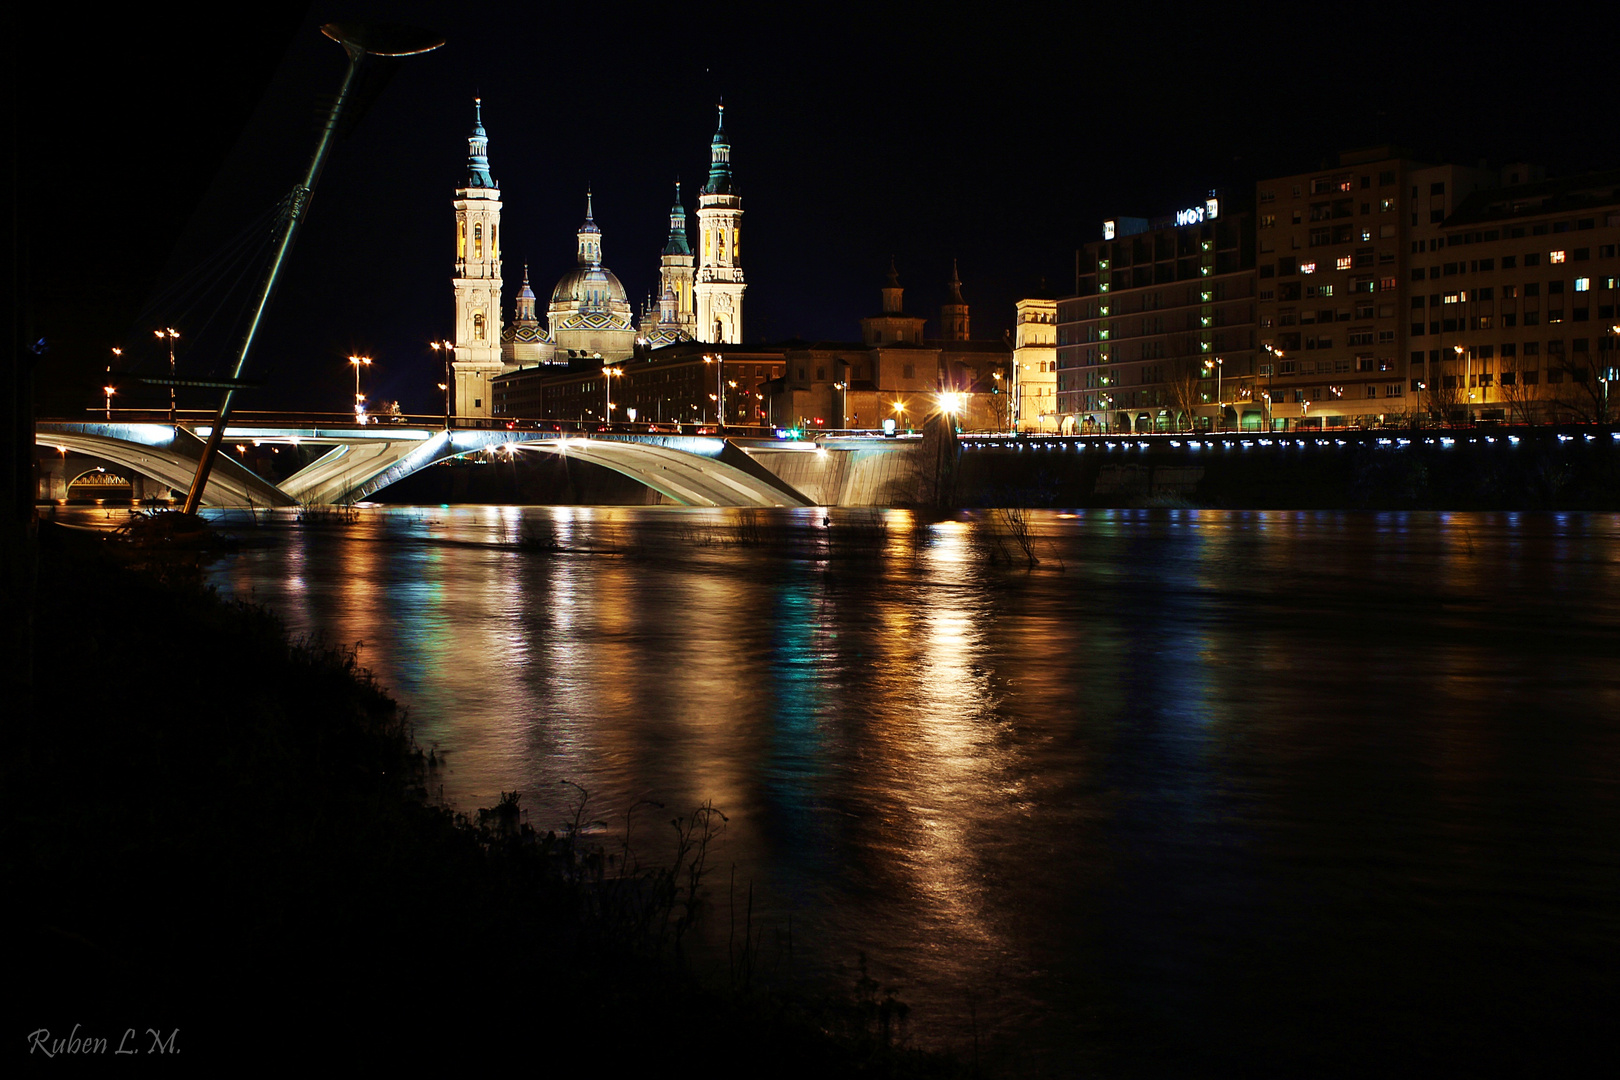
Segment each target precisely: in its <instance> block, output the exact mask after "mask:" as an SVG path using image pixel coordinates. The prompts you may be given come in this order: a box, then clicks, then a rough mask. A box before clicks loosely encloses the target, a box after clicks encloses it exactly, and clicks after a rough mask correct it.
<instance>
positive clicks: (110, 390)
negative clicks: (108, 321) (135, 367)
mask: <svg viewBox="0 0 1620 1080" xmlns="http://www.w3.org/2000/svg"><path fill="white" fill-rule="evenodd" d="M112 354H113V358H114V359H122V358H123V356H124V350H123V349H119V348H114V349H113V351H112ZM101 389H102V390H103V391H105V392H106V394H107V419H108V420H109V421H110V420H112V396H113V388H112V360H109V361H107V385H106V386H103V387H102V388H101Z"/></svg>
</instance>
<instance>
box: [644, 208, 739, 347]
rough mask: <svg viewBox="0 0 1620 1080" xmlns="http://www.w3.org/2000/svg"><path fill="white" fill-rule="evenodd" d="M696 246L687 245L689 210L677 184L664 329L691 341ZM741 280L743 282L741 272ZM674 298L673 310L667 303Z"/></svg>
mask: <svg viewBox="0 0 1620 1080" xmlns="http://www.w3.org/2000/svg"><path fill="white" fill-rule="evenodd" d="M692 276H693V274H692V245H691V244H688V243H687V242H686V206H685V204H683V203H682V202H681V182H680V181H679V180H677V181H675V205H674V206H672V207H670V208H669V240H668V241H667V242H666V243H665V244H664V253H663V255H662V257H661V260H660V269H659V275H658V278H659V289H658V295H659V310H658V324H659V328H660V329H665V330H679V331H681V332H682V333H684V334H685V335H686V336H687V337H696V336H697V333H696V331H697V308H696V307H695V305H694V302H693V296H692ZM738 280H739V281H740V280H742V279H741V272H740V271H739V276H738ZM669 297H673V298H674V301H675V303H674V305H673V308H672V309H669V308H667V307H666V304H665V300H666V299H667V298H669Z"/></svg>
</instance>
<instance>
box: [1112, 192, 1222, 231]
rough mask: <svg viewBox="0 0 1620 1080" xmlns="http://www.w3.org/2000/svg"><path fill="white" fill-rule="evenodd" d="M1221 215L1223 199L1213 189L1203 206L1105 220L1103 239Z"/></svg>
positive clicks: (1198, 221) (1197, 223) (1211, 219)
mask: <svg viewBox="0 0 1620 1080" xmlns="http://www.w3.org/2000/svg"><path fill="white" fill-rule="evenodd" d="M1220 216H1221V200H1220V199H1218V198H1216V197H1215V193H1214V192H1213V191H1212V192H1210V193H1209V198H1207V199H1205V200H1204V202H1203V204H1202V205H1201V206H1189V207H1188V208H1187V209H1185V210H1177V211H1176V212H1175V213H1174V214H1172V215H1170V216H1167V217H1161V218H1154V219H1153V220H1152V221H1149V220H1148V219H1147V218H1128V217H1122V218H1109V219H1108V220H1107V221H1105V222H1103V239H1104V240H1116V239H1120V238H1123V237H1126V236H1135V235H1136V234H1137V233H1144V232H1147V231H1148V230H1149V229H1169V228H1181V227H1182V226H1186V225H1202V224H1203V223H1204V222H1206V221H1214V220H1215V219H1216V218H1218V217H1220Z"/></svg>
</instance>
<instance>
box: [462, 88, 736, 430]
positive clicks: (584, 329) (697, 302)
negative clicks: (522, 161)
mask: <svg viewBox="0 0 1620 1080" xmlns="http://www.w3.org/2000/svg"><path fill="white" fill-rule="evenodd" d="M474 109H475V119H474V123H473V131H472V134H471V136H469V137H468V139H467V179H466V183H465V184H464V185H463V186H461V187H459V188H457V189H456V192H455V200H454V205H455V215H456V264H455V277H454V279H453V285H454V290H455V337H454V340H453V342H452V345H453V347H454V359H453V361H452V366H453V369H454V372H453V377H454V411H455V415H456V416H457V417H461V418H466V419H476V418H487V417H490V416H492V415H493V413H494V398H495V393H494V380H495V379H496V378H498V377H499V376H501V375H503V374H508V373H511V372H514V371H517V370H519V369H521V368H525V367H534V366H537V365H557V366H558V367H559V368H560V367H564V366H567V365H569V364H570V363H575V364H578V363H581V362H585V361H588V362H590V363H592V364H595V363H597V362H600V363H602V364H610V363H615V362H617V361H620V360H625V359H628V358H629V357H631V356H632V355H634V354H635V353H636V352H637V351H638V349H639V350H650V349H656V348H660V347H663V346H666V345H673V344H676V343H679V342H683V341H699V342H707V343H712V344H730V345H736V344H741V342H742V333H743V321H742V316H743V293H744V291H745V290H746V288H747V286H746V283H745V281H744V279H743V271H742V264H741V261H740V258H739V256H738V241H739V237H740V233H741V225H742V198H741V196H740V195H739V194H738V191H737V186H736V183H735V180H734V178H733V177H732V173H731V145H730V143H729V142H728V141H727V139H726V134H725V107H724V106H721V107H720V122H719V123H718V125H717V126H716V130H715V133H714V138H713V140H712V142H711V144H710V151H709V154H710V160H709V176H708V181H707V182H706V183H705V184H704V186H703V190H702V192H701V193H700V194H699V196H698V237H697V250H696V251H694V250H693V245H692V243H691V242H690V241H689V240H688V238H687V235H686V221H687V216H686V208H685V205H684V204H683V203H682V202H681V191H680V184H679V183H677V184H676V185H675V203H674V205H673V206H672V207H671V208H670V212H669V239H668V240H667V241H666V242H665V244H664V248H663V251H662V252H661V253H660V255H659V296H658V298H657V300H656V302H649V303H648V304H647V305H645V306H644V307H643V309H642V311H641V313H640V318H639V320H638V319H636V318H635V317H634V313H633V311H632V308H631V305H630V301H629V299H628V297H627V296H626V295H625V290H624V286H623V285H622V284H621V283H620V282H619V279H618V277H616V276H615V275H614V273H613V271H611V270H609V269H608V268H607V267H606V266H605V265H604V264H603V262H602V230H601V228H600V227H599V226H598V225H597V224H596V221H595V216H594V208H593V206H592V201H591V195H590V192H589V191H587V192H586V195H585V221H584V223H583V224H582V225H580V227H579V231H578V233H577V234H576V242H577V246H576V249H575V265H574V268H573V269H571V270H569V271H568V272H567V273H566V274H564V275H563V276H562V278H561V279H560V280H559V281H558V282H557V284H556V287H555V288H553V289H552V292H551V301H550V303H549V304H547V305H546V310H545V319H544V323H543V324H542V320H541V317H540V312H539V298H538V297H537V296H536V295H535V293H534V290H533V289H532V288H531V287H530V285H529V273H528V268H527V267H525V268H524V271H523V279H522V284H521V285H520V286H519V287H518V291H517V296H516V300H515V303H514V309H513V318H512V321H511V323H510V324H509V325H503V322H502V314H503V311H504V306H503V298H502V277H501V244H500V240H501V237H500V225H501V191H500V187H499V185H498V184H497V183H496V182H495V179H494V177H493V176H492V175H491V173H490V167H489V138H488V135H487V134H486V132H485V131H484V123H483V107H482V103H481V102H475V105H474Z"/></svg>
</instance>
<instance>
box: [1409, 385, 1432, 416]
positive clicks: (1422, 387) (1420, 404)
mask: <svg viewBox="0 0 1620 1080" xmlns="http://www.w3.org/2000/svg"><path fill="white" fill-rule="evenodd" d="M1428 388H1429V384H1428V383H1426V382H1424V381H1423V380H1422V379H1419V380H1418V381H1417V399H1418V403H1417V408H1416V409H1414V410H1413V411H1412V419H1413V421H1414V423H1413V427H1420V426H1422V424H1423V392H1424V391H1425V390H1427V389H1428Z"/></svg>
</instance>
